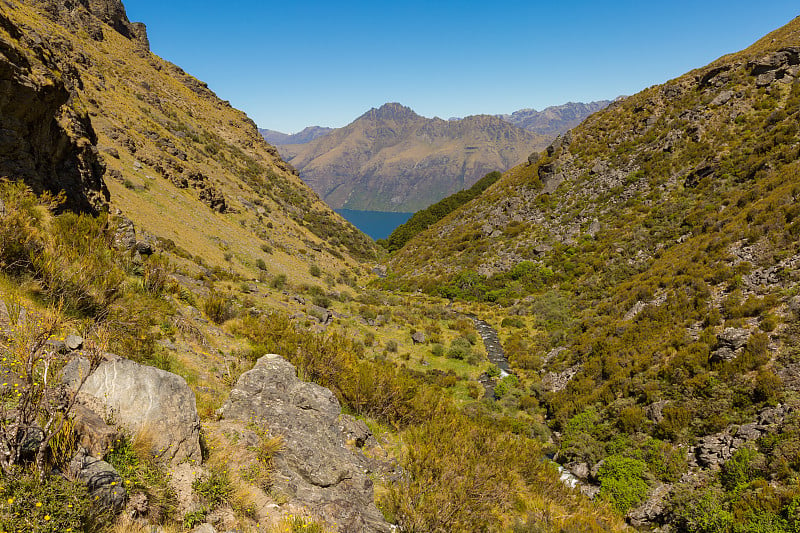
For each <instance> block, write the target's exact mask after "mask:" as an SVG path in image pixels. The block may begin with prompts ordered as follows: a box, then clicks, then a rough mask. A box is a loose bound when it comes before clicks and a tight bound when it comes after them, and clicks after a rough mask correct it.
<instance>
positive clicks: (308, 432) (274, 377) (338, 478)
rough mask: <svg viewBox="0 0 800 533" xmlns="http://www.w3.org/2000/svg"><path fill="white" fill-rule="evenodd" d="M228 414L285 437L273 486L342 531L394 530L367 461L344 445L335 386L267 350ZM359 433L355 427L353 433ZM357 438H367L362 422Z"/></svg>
mask: <svg viewBox="0 0 800 533" xmlns="http://www.w3.org/2000/svg"><path fill="white" fill-rule="evenodd" d="M221 412H222V415H223V417H224V418H225V419H230V420H240V421H245V422H251V423H255V424H257V425H260V426H262V427H264V428H265V429H267V430H268V431H269V433H270V434H272V435H280V436H282V437H283V439H284V443H285V444H284V447H283V450H282V451H281V452H279V453H278V454H277V456H276V457H275V473H274V474H273V483H274V485H273V491H275V492H277V493H279V494H282V495H283V496H285V497H286V498H287V499H288V503H289V504H295V505H302V506H305V507H306V508H308V510H309V511H311V512H312V513H313V514H315V515H317V516H319V517H320V518H322V519H323V520H325V521H326V522H328V523H329V524H331V525H333V524H335V527H336V528H338V530H339V531H343V532H345V531H346V532H348V533H360V532H387V531H389V530H390V528H389V525H388V524H387V523H386V522H385V521H384V519H383V516H382V515H381V513H380V511H378V509H377V508H376V507H375V504H374V500H373V490H372V480H371V479H370V478H369V476H368V475H367V474H366V473H365V470H367V468H368V464H367V461H366V460H365V459H364V458H363V456H360V455H358V454H356V453H354V452H352V451H350V450H349V449H348V448H346V447H345V443H346V439H347V438H348V436H350V435H348V436H346V435H345V434H344V433H343V430H342V429H340V426H341V427H347V426H350V425H352V423H351V422H352V421H350V422H347V423H345V424H341V422H340V414H341V407H340V405H339V402H338V401H337V399H336V397H335V396H334V395H333V393H332V392H331V391H330V390H328V389H326V388H323V387H320V386H319V385H315V384H313V383H305V382H303V381H300V380H299V379H298V378H297V375H296V371H295V368H294V367H293V366H292V365H291V364H290V363H289V362H287V361H286V360H285V359H283V358H281V357H280V356H277V355H266V356H264V357H262V358H261V359H259V360H258V362H257V363H256V365H255V367H254V368H253V369H252V370H250V371H249V372H246V373H244V374H242V376H241V377H240V378H239V381H238V382H237V383H236V386H235V387H234V388H233V390H232V391H231V395H230V398H229V400H228V401H227V402H226V403H225V405H224V406H223V408H222V410H221ZM349 433H352V432H351V431H348V434H349ZM357 433H359V435H358V436H355V437H352V438H354V439H355V440H356V441H358V440H366V439H367V438H368V436H366V435H364V431H363V428H361V431H358V432H357Z"/></svg>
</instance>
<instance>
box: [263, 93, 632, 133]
mask: <svg viewBox="0 0 800 533" xmlns="http://www.w3.org/2000/svg"><path fill="white" fill-rule="evenodd" d="M628 96H630V95H626V94H621V95H619V96H617V97H616V98H608V99H600V100H592V101H591V102H575V101H569V102H564V103H562V104H555V105H549V106H547V107H543V108H541V109H536V108H534V107H523V108H520V109H515V110H513V111H511V112H509V113H473V114H471V115H464V116H462V117H447V118H445V117H440V116H437V115H433V116H425V115H422V114H421V113H417V111H416V110H415V109H414V108H413V107H411V106H408V105H405V104H403V103H402V102H384V103H383V104H381V105H379V106H373V107H370V108H369V109H366V110H364V112H363V113H361V114H360V115H358V116H356V117H353V119H352V120H350V122H348V123H347V124H344V125H343V126H337V127H334V126H326V125H324V124H309V125H307V126H304V127H303V128H302V129H300V130H297V131H292V132H288V131H279V130H274V129H271V128H264V127H261V125H260V124H256V125H257V126H258V129H259V130H268V131H274V132H277V133H283V134H286V135H296V134H298V133H302V132H303V131H305V130H307V129H310V128H331V129H341V128H344V127H347V126H349V125H350V124H352V123H353V122H355V121H356V120H358V119H359V118H361V117H363V116H364V115H366V114H367V113H369V112H370V111H373V110H376V109H380V108H382V107H383V106H386V105H391V104H397V105H400V106H403V107H407V108H408V109H411V110H412V111H413V112H414V113H416V114H417V115H419V116H421V117H422V118H426V119H437V118H438V119H439V120H444V121H451V120H463V119H465V118H469V117H479V116H490V117H499V116H510V115H512V114H513V113H517V112H519V111H535V112H537V113H542V112H544V111H546V110H547V109H550V108H554V107H563V106H567V105H569V104H593V103H596V102H614V101H616V100H617V99H620V98H627V97H628ZM512 125H513V124H512ZM523 129H524V128H523Z"/></svg>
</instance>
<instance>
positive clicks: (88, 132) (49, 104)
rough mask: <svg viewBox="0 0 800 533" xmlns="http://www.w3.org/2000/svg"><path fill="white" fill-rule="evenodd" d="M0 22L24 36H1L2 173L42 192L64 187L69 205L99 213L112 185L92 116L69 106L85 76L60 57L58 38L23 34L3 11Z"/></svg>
mask: <svg viewBox="0 0 800 533" xmlns="http://www.w3.org/2000/svg"><path fill="white" fill-rule="evenodd" d="M0 27H2V29H3V30H5V32H7V33H8V35H9V36H10V37H11V38H12V39H17V40H18V43H15V42H14V41H13V40H6V39H5V38H4V37H2V36H0V175H2V176H6V177H10V178H16V179H22V180H23V181H24V182H25V183H26V184H27V185H28V186H30V187H31V188H32V189H33V190H34V192H36V193H42V192H44V191H50V192H52V193H58V192H60V191H64V192H65V193H66V203H65V207H67V208H69V209H72V210H75V211H84V212H96V211H97V210H98V208H99V207H100V206H102V205H103V204H104V203H105V202H106V201H107V200H108V190H107V189H106V186H105V183H104V182H103V174H104V172H105V168H104V166H103V164H102V163H101V162H100V159H99V157H98V155H97V149H96V147H95V146H96V144H97V136H96V135H95V132H94V129H93V128H92V124H91V121H90V120H89V118H88V116H87V115H86V114H85V112H82V111H81V112H79V111H77V110H76V109H75V108H73V107H72V106H70V105H69V104H70V100H71V90H72V89H74V88H75V87H79V86H80V85H81V80H80V77H79V76H78V75H77V73H76V72H75V70H74V68H72V67H71V66H70V65H69V64H64V63H61V62H58V61H57V60H56V59H54V57H55V56H56V55H57V54H54V52H53V50H52V49H51V48H50V47H51V46H52V43H45V41H44V40H42V39H41V38H40V37H39V36H37V35H30V34H23V33H22V32H21V31H20V30H19V28H17V27H16V26H15V25H14V24H13V23H12V22H11V21H10V20H9V19H7V18H6V17H4V16H3V15H2V14H0ZM61 44H64V43H61ZM64 46H67V45H64ZM66 52H67V53H69V50H66Z"/></svg>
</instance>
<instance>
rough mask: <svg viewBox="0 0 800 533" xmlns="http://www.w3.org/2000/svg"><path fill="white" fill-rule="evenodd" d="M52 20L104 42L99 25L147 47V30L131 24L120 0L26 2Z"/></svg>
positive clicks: (140, 25) (138, 23)
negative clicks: (103, 25) (108, 27)
mask: <svg viewBox="0 0 800 533" xmlns="http://www.w3.org/2000/svg"><path fill="white" fill-rule="evenodd" d="M27 1H28V3H30V4H32V5H34V6H36V7H38V8H39V9H41V10H42V11H44V12H45V13H47V15H49V16H50V18H52V19H53V20H56V21H57V22H59V23H60V24H62V25H63V26H65V27H67V28H70V29H82V30H85V31H86V32H87V33H88V34H89V35H90V36H91V37H92V38H93V39H95V40H98V41H102V40H103V28H102V25H101V23H102V24H105V25H107V26H110V27H111V28H113V29H114V30H115V31H116V32H118V33H120V34H121V35H124V36H125V37H127V38H128V39H131V40H133V41H137V42H139V43H140V44H141V45H142V46H143V47H144V48H145V49H149V48H150V43H149V41H148V39H147V30H146V28H145V25H144V24H142V23H141V22H131V21H130V20H128V15H127V14H126V13H125V6H123V5H122V2H121V1H120V0H27Z"/></svg>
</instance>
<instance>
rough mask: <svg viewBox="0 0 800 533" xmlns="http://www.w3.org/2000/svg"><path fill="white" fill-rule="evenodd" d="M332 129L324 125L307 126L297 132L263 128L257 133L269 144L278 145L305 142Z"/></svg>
mask: <svg viewBox="0 0 800 533" xmlns="http://www.w3.org/2000/svg"><path fill="white" fill-rule="evenodd" d="M331 131H333V128H326V127H324V126H309V127H307V128H303V130H302V131H299V132H297V133H292V134H289V133H282V132H280V131H275V130H265V129H259V130H258V133H260V134H261V136H262V137H264V140H265V141H267V142H268V143H270V144H273V145H276V146H280V145H283V144H305V143H309V142H311V141H313V140H314V139H317V138H319V137H322V136H323V135H327V134H328V133H330V132H331Z"/></svg>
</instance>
